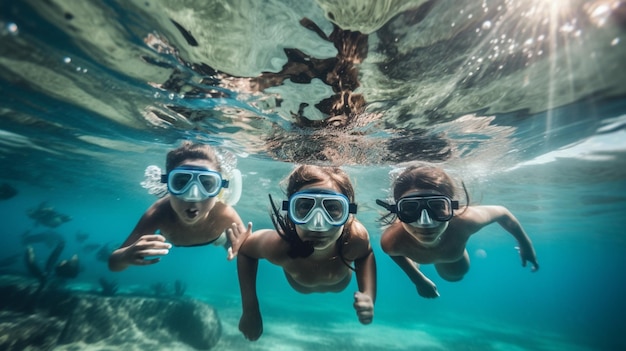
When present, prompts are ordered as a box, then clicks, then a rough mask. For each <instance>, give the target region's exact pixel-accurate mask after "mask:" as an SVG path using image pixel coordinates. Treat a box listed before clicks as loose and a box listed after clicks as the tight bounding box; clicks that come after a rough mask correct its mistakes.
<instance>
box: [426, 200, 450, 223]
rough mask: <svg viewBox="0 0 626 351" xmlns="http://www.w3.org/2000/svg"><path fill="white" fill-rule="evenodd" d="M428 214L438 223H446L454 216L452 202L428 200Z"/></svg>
mask: <svg viewBox="0 0 626 351" xmlns="http://www.w3.org/2000/svg"><path fill="white" fill-rule="evenodd" d="M427 204H428V209H429V211H428V213H429V214H430V215H431V217H433V219H434V220H437V221H446V220H448V219H450V217H451V216H452V210H451V206H450V201H449V200H448V199H445V198H441V199H431V200H427Z"/></svg>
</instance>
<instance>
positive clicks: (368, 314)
mask: <svg viewBox="0 0 626 351" xmlns="http://www.w3.org/2000/svg"><path fill="white" fill-rule="evenodd" d="M353 306H354V309H355V311H356V315H357V317H358V318H359V322H361V323H362V324H370V323H372V320H373V319H374V303H373V301H372V298H371V297H370V296H369V295H367V294H364V293H362V292H360V291H357V292H355V293H354V305H353Z"/></svg>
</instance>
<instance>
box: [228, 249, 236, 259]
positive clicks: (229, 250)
mask: <svg viewBox="0 0 626 351" xmlns="http://www.w3.org/2000/svg"><path fill="white" fill-rule="evenodd" d="M235 257H237V253H236V252H233V248H232V247H229V248H228V256H227V259H228V260H229V261H232V260H233V259H234V258H235Z"/></svg>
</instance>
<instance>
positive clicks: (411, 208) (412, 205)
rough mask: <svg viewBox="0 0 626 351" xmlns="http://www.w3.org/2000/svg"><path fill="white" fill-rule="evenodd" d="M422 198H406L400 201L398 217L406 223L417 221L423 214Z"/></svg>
mask: <svg viewBox="0 0 626 351" xmlns="http://www.w3.org/2000/svg"><path fill="white" fill-rule="evenodd" d="M421 208H422V206H421V200H418V199H406V200H401V201H400V202H399V203H398V218H400V220H401V221H402V222H405V223H413V222H415V221H417V219H418V218H419V216H420V214H421Z"/></svg>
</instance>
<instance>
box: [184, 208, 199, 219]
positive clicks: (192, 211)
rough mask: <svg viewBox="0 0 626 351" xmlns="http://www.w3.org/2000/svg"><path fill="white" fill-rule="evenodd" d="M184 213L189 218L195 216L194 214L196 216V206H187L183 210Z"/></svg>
mask: <svg viewBox="0 0 626 351" xmlns="http://www.w3.org/2000/svg"><path fill="white" fill-rule="evenodd" d="M185 213H186V214H187V217H189V218H196V216H198V209H197V208H188V209H186V210H185Z"/></svg>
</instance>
